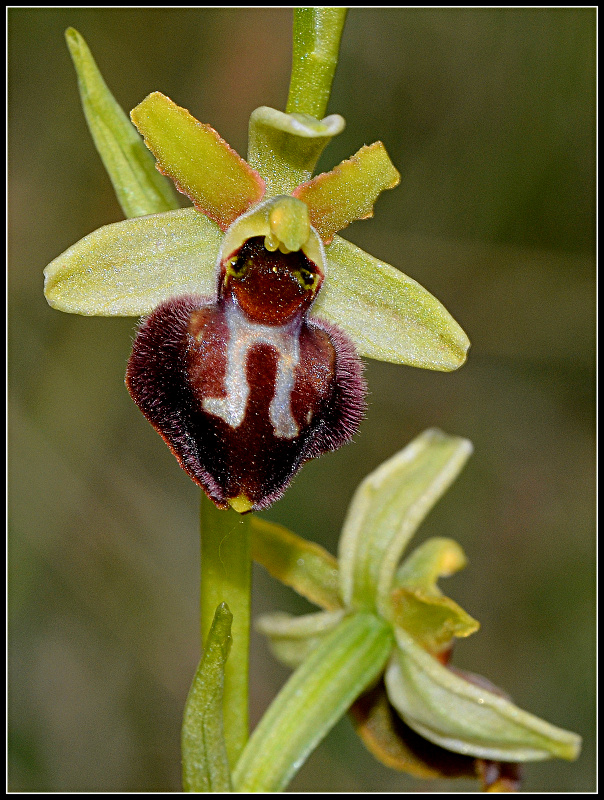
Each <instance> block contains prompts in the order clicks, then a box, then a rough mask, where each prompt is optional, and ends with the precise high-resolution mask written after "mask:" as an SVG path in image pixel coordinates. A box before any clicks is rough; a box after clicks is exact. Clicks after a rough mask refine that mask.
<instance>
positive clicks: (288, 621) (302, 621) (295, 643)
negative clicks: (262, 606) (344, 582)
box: [254, 609, 345, 668]
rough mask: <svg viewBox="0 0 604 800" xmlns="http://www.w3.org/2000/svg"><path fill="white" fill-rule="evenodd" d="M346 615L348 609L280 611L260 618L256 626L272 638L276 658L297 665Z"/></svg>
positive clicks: (293, 666) (284, 662)
mask: <svg viewBox="0 0 604 800" xmlns="http://www.w3.org/2000/svg"><path fill="white" fill-rule="evenodd" d="M344 614H345V611H344V610H343V609H341V610H339V611H318V612H316V613H314V614H304V615H303V616H299V617H295V616H292V615H291V614H285V613H284V612H281V611H276V612H274V613H272V614H263V615H262V616H260V617H258V618H257V619H256V620H255V622H254V627H255V628H256V630H257V631H258V632H259V633H261V634H263V635H264V636H266V637H267V638H268V640H269V643H270V648H271V652H272V653H273V655H274V656H275V658H276V659H277V660H278V661H280V662H281V663H282V664H285V665H286V666H288V667H292V668H295V667H298V666H300V664H301V663H302V662H303V661H304V659H305V658H307V657H308V656H309V655H310V653H312V651H313V650H314V649H315V648H316V647H317V646H318V645H319V644H320V642H321V640H322V639H323V638H324V637H325V636H327V634H328V633H329V632H330V631H332V630H333V629H334V628H335V627H336V625H338V624H339V623H340V622H341V621H342V619H343V618H344Z"/></svg>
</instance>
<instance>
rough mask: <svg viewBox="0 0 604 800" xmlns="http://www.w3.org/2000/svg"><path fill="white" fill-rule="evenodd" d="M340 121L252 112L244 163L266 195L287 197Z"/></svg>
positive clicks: (307, 175)
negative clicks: (254, 172) (259, 178)
mask: <svg viewBox="0 0 604 800" xmlns="http://www.w3.org/2000/svg"><path fill="white" fill-rule="evenodd" d="M345 124H346V123H345V122H344V118H343V117H341V116H340V115H339V114H332V115H331V116H329V117H325V119H323V120H318V119H315V118H314V117H311V116H309V115H308V114H284V113H283V112H282V111H277V110H276V109H274V108H269V107H268V106H261V107H260V108H257V109H256V110H255V111H253V112H252V115H251V117H250V126H249V138H248V142H249V143H248V161H249V163H250V164H251V166H252V167H254V169H256V170H258V172H259V173H260V175H262V177H263V178H264V181H265V183H266V196H267V197H274V196H275V195H279V194H289V193H290V192H293V190H294V189H295V188H296V186H298V185H299V184H300V183H303V182H304V181H307V180H308V179H309V178H310V176H311V175H312V173H313V170H314V168H315V166H316V163H317V161H318V160H319V156H320V155H321V153H322V152H323V150H324V149H325V146H326V145H327V144H328V143H329V142H330V141H331V139H333V137H334V136H336V135H337V134H338V133H341V132H342V131H343V130H344V126H345Z"/></svg>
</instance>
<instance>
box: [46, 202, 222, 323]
mask: <svg viewBox="0 0 604 800" xmlns="http://www.w3.org/2000/svg"><path fill="white" fill-rule="evenodd" d="M221 241H222V232H221V231H220V229H219V228H218V226H217V225H215V224H214V223H213V222H211V221H210V220H209V219H207V217H204V216H203V215H202V214H200V213H199V212H197V211H196V210H195V209H193V208H185V209H180V210H177V211H167V212H165V213H163V214H153V215H151V216H147V217H135V218H134V219H129V220H123V221H122V222H115V223H113V224H112V225H105V226H103V227H102V228H99V229H98V230H96V231H94V232H93V233H91V234H89V235H88V236H85V237H84V238H83V239H80V241H79V242H77V243H76V244H74V245H73V246H72V247H70V248H69V249H68V250H66V251H65V252H64V253H62V255H60V256H58V258H55V259H54V261H52V262H51V263H50V264H49V265H48V266H47V267H46V269H45V270H44V295H45V297H46V299H47V301H48V303H49V304H50V305H51V306H52V307H53V308H56V309H58V310H59V311H66V312H68V313H70V314H83V315H87V316H103V317H111V316H118V317H138V316H142V315H144V314H149V313H150V312H151V311H152V310H153V309H154V308H155V307H156V306H157V305H158V304H159V303H161V302H163V301H164V300H167V299H168V298H170V297H175V296H178V295H183V294H200V295H206V296H213V295H214V294H215V292H216V280H217V276H216V258H217V254H218V250H219V248H220V243H221Z"/></svg>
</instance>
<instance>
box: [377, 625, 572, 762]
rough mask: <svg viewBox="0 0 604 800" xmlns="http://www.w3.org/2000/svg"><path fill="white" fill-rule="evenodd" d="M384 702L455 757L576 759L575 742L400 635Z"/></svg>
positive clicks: (397, 630) (524, 759)
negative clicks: (445, 664)
mask: <svg viewBox="0 0 604 800" xmlns="http://www.w3.org/2000/svg"><path fill="white" fill-rule="evenodd" d="M395 633H396V642H397V645H398V647H397V648H396V650H395V652H394V654H393V657H392V659H391V661H390V664H389V666H388V668H387V670H386V675H385V681H386V688H387V691H388V697H389V699H390V702H391V703H392V705H393V706H394V707H395V708H396V709H397V711H398V713H399V714H400V715H401V717H402V718H403V720H404V721H405V722H406V723H407V725H409V726H410V727H411V728H413V730H414V731H416V732H417V733H419V734H420V736H423V737H424V738H426V739H428V740H429V741H431V742H433V743H434V744H437V745H440V746H441V747H445V748H447V749H448V750H452V751H453V752H456V753H463V754H464V755H472V756H477V757H478V758H486V759H492V760H494V761H537V760H541V759H545V758H551V757H552V756H556V757H558V758H565V759H568V760H572V759H575V758H577V756H578V755H579V750H580V747H581V737H580V736H577V735H576V734H575V733H570V732H569V731H565V730H562V729H561V728H557V727H555V726H554V725H550V724H549V723H548V722H545V721H544V720H542V719H539V718H538V717H535V716H533V715H532V714H529V713H528V712H526V711H523V710H522V709H520V708H518V707H517V706H515V705H514V704H513V703H511V702H510V701H509V700H507V699H506V698H505V697H502V696H501V695H499V694H496V693H494V692H493V691H489V690H488V689H487V688H485V686H484V685H477V684H476V683H474V682H472V683H471V682H470V681H468V680H466V679H465V678H463V677H461V675H459V674H456V673H455V672H453V671H452V670H450V669H448V668H447V667H444V666H443V665H442V664H441V663H440V662H439V661H438V660H437V659H436V658H434V657H433V656H431V655H430V654H429V653H427V652H426V651H425V650H424V649H423V648H422V647H420V646H419V645H418V644H417V643H416V642H415V641H414V640H413V638H412V637H411V636H410V635H409V634H408V633H406V632H405V631H402V630H400V629H396V630H395Z"/></svg>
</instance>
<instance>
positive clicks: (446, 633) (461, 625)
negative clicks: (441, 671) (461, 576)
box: [390, 587, 480, 654]
mask: <svg viewBox="0 0 604 800" xmlns="http://www.w3.org/2000/svg"><path fill="white" fill-rule="evenodd" d="M390 607H391V609H392V620H393V622H394V624H395V625H397V626H398V627H399V628H403V629H404V630H406V631H407V633H410V634H411V636H413V638H414V639H415V641H416V642H417V643H418V644H420V645H421V646H422V647H424V648H425V649H426V650H428V651H429V652H430V653H433V654H437V653H440V652H442V651H443V650H446V649H447V648H448V647H449V646H450V645H451V641H452V640H453V638H454V637H457V638H462V637H465V636H469V635H470V634H471V633H475V632H476V631H477V630H478V628H479V627H480V623H479V622H477V620H475V619H473V618H472V617H471V616H470V615H469V614H468V613H466V612H465V611H464V610H463V608H461V606H459V605H458V604H457V603H456V602H455V601H454V600H451V598H450V597H445V596H444V595H443V596H438V595H434V594H432V593H430V592H427V591H426V590H425V589H420V588H417V589H407V588H406V587H400V588H399V589H395V590H394V591H393V592H392V594H391V595H390Z"/></svg>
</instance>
